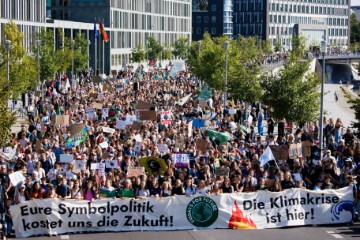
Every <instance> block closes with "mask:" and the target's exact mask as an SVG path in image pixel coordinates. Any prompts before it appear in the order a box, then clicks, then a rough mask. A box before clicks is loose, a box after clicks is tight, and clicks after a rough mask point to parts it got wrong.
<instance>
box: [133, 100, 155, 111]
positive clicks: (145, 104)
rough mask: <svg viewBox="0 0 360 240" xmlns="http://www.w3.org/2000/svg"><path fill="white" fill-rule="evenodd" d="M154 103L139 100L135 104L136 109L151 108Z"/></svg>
mask: <svg viewBox="0 0 360 240" xmlns="http://www.w3.org/2000/svg"><path fill="white" fill-rule="evenodd" d="M151 106H152V104H150V103H148V102H144V101H141V100H139V101H138V102H137V104H136V106H135V108H136V109H141V110H150V107H151Z"/></svg>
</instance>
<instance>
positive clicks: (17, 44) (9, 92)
mask: <svg viewBox="0 0 360 240" xmlns="http://www.w3.org/2000/svg"><path fill="white" fill-rule="evenodd" d="M4 39H6V40H10V41H11V43H12V48H11V52H10V53H9V55H8V54H7V51H6V48H5V47H4V46H1V47H0V111H1V115H0V146H7V145H9V144H10V142H9V139H10V136H11V126H12V125H13V124H14V123H15V120H16V114H15V113H14V112H12V111H11V109H10V108H9V106H8V101H9V100H10V99H17V98H18V97H19V96H20V95H21V94H22V93H25V92H26V91H27V90H28V89H30V88H33V87H35V86H36V84H37V77H35V76H37V67H36V66H37V65H36V61H35V58H33V57H32V56H30V55H29V54H28V53H27V52H26V50H25V47H24V46H23V39H24V35H23V33H21V32H20V31H19V29H18V26H17V25H16V24H15V23H14V22H13V21H10V22H9V23H7V24H5V25H4ZM8 56H9V57H8ZM7 64H9V70H10V71H9V81H8V79H7V77H6V68H7Z"/></svg>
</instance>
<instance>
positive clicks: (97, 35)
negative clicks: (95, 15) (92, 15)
mask: <svg viewBox="0 0 360 240" xmlns="http://www.w3.org/2000/svg"><path fill="white" fill-rule="evenodd" d="M94 37H95V39H97V38H98V37H99V32H98V30H97V27H96V22H95V21H94Z"/></svg>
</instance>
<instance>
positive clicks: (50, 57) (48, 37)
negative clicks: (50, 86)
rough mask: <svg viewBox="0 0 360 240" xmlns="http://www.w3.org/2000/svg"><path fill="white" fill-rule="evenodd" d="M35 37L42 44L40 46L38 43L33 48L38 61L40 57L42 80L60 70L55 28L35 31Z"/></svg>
mask: <svg viewBox="0 0 360 240" xmlns="http://www.w3.org/2000/svg"><path fill="white" fill-rule="evenodd" d="M35 39H36V40H37V41H39V42H40V45H39V46H38V45H37V43H36V44H34V45H33V46H32V48H31V49H32V52H33V53H34V55H35V58H36V61H37V60H38V58H39V60H40V81H41V82H42V81H43V80H46V79H50V78H52V77H53V76H54V75H55V73H56V72H57V70H58V63H57V61H56V57H55V55H56V54H55V52H56V51H55V49H54V33H53V30H51V29H41V30H40V32H36V33H35ZM38 47H39V49H38ZM38 53H39V55H38Z"/></svg>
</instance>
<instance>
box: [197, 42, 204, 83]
mask: <svg viewBox="0 0 360 240" xmlns="http://www.w3.org/2000/svg"><path fill="white" fill-rule="evenodd" d="M201 44H202V41H201V40H199V41H198V42H197V45H198V48H199V53H198V61H200V50H201ZM199 80H200V81H199V83H200V90H201V89H202V85H203V83H202V80H201V79H199Z"/></svg>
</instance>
